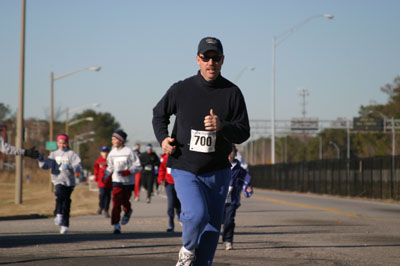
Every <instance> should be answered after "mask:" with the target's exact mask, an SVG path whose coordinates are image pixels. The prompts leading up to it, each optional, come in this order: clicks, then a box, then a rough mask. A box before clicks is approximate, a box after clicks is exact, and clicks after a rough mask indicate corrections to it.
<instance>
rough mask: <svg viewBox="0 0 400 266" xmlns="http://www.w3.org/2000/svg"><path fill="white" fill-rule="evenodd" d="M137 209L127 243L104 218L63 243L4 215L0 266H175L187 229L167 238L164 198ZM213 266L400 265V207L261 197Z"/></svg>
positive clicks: (41, 222) (44, 221)
mask: <svg viewBox="0 0 400 266" xmlns="http://www.w3.org/2000/svg"><path fill="white" fill-rule="evenodd" d="M142 196H143V195H142ZM51 204H52V203H51ZM133 207H134V213H133V216H132V219H131V221H130V222H129V223H128V224H127V225H125V226H123V227H122V234H121V235H113V234H112V227H111V225H110V220H109V219H106V218H104V217H103V216H80V217H72V218H71V221H70V223H71V225H70V231H69V233H68V234H67V235H60V234H59V233H58V230H59V227H58V226H56V225H54V221H53V219H52V218H50V219H48V218H40V217H36V218H35V216H33V217H30V219H18V217H12V218H11V217H9V218H7V217H4V214H1V216H3V217H0V265H24V266H25V265H27V266H28V265H42V266H47V265H52V266H57V265H63V266H64V265H99V266H102V265H118V266H124V265H141V266H147V265H175V263H176V261H177V256H178V251H179V249H180V247H181V238H180V236H181V233H180V232H181V228H180V226H179V225H178V224H177V225H176V231H175V232H174V233H166V232H165V229H166V227H167V223H168V222H167V215H166V199H165V197H164V196H163V195H162V194H161V195H160V196H155V197H154V198H153V201H152V203H151V204H146V203H145V201H144V200H142V201H140V202H133ZM72 208H74V203H72ZM94 208H96V206H94ZM20 218H24V217H20ZM213 265H215V266H218V265H221V266H222V265H246V266H252V265H257V266H259V265H324V266H326V265H363V266H364V265H385V266H387V265H400V205H399V204H396V203H381V202H373V201H366V200H351V199H342V198H336V197H328V196H316V195H309V194H297V193H287V192H273V191H267V190H255V194H254V195H253V197H252V198H250V199H242V206H241V207H240V208H239V210H238V213H237V217H236V233H235V239H234V249H233V250H231V251H225V250H224V249H223V245H222V243H221V244H220V245H219V246H218V250H217V252H216V256H215V259H214V263H213Z"/></svg>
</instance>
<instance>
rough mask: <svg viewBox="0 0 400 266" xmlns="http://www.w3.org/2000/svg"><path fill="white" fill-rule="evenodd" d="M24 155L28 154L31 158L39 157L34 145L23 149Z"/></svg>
mask: <svg viewBox="0 0 400 266" xmlns="http://www.w3.org/2000/svg"><path fill="white" fill-rule="evenodd" d="M24 156H28V157H31V158H33V159H37V158H38V157H39V151H38V150H36V149H35V146H33V147H32V148H30V149H29V150H25V152H24Z"/></svg>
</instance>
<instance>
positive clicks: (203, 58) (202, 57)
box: [199, 55, 222, 62]
mask: <svg viewBox="0 0 400 266" xmlns="http://www.w3.org/2000/svg"><path fill="white" fill-rule="evenodd" d="M199 57H200V59H201V61H203V62H208V61H210V59H212V60H213V62H219V61H221V59H222V55H215V56H206V55H199Z"/></svg>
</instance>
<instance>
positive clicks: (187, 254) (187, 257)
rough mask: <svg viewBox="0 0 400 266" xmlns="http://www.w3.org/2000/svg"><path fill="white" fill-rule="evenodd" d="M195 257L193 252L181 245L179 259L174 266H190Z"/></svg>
mask: <svg viewBox="0 0 400 266" xmlns="http://www.w3.org/2000/svg"><path fill="white" fill-rule="evenodd" d="M195 259H196V256H195V255H194V252H191V251H189V250H187V249H186V248H184V247H181V250H179V259H178V262H177V263H176V265H175V266H190V265H191V264H192V262H193V261H194V260H195Z"/></svg>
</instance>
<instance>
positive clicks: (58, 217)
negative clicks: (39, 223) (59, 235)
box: [54, 214, 63, 225]
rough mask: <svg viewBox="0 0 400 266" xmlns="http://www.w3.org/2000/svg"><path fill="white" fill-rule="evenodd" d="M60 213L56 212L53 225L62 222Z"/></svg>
mask: <svg viewBox="0 0 400 266" xmlns="http://www.w3.org/2000/svg"><path fill="white" fill-rule="evenodd" d="M62 218H63V217H62V214H57V216H56V218H54V223H55V225H61V223H62Z"/></svg>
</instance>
